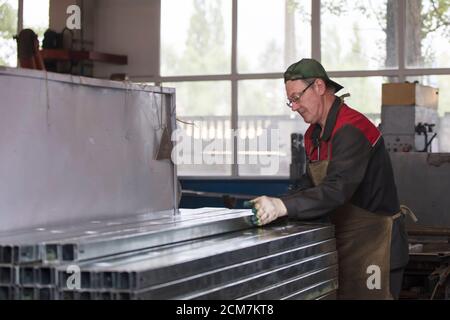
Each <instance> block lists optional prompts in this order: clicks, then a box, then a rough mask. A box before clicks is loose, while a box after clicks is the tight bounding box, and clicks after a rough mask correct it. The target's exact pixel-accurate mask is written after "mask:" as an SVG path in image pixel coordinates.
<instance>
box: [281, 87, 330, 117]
mask: <svg viewBox="0 0 450 320" xmlns="http://www.w3.org/2000/svg"><path fill="white" fill-rule="evenodd" d="M316 81H317V80H316ZM315 87H316V86H315V83H313V84H312V85H311V86H309V87H308V83H306V82H305V81H303V80H289V81H287V82H286V94H287V97H288V99H289V101H291V102H292V107H291V108H292V111H296V112H298V113H299V114H300V115H301V116H302V118H303V120H304V121H305V122H306V123H310V124H313V123H317V122H319V120H320V116H321V114H322V109H323V106H322V105H321V104H320V96H319V94H318V93H317V92H316V88H315ZM305 89H306V90H305ZM304 90H305V91H304Z"/></svg>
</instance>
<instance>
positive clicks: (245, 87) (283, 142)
mask: <svg viewBox="0 0 450 320" xmlns="http://www.w3.org/2000/svg"><path fill="white" fill-rule="evenodd" d="M285 92H286V91H285V88H284V82H283V79H261V80H241V81H239V82H238V93H239V95H238V97H239V99H238V108H239V118H238V128H239V136H238V139H239V140H238V145H237V150H238V165H239V175H240V176H258V175H264V174H263V173H264V172H263V171H262V168H263V167H264V166H265V167H266V170H264V171H265V172H266V173H269V167H270V165H272V167H271V169H270V173H272V175H275V176H288V175H289V164H290V162H291V149H290V148H291V145H290V143H291V142H290V136H291V133H294V132H295V133H297V132H298V133H302V134H303V133H304V132H305V131H306V128H307V125H306V123H305V122H304V121H303V119H302V118H301V117H300V116H299V115H298V114H297V113H294V112H292V111H291V110H290V109H289V108H288V106H287V105H286V93H285ZM272 140H273V141H272ZM266 175H269V174H266Z"/></svg>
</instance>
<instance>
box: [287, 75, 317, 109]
mask: <svg viewBox="0 0 450 320" xmlns="http://www.w3.org/2000/svg"><path fill="white" fill-rule="evenodd" d="M314 82H315V81H313V82H311V83H310V84H308V85H307V86H306V88H305V89H303V91H302V92H299V93H297V94H295V95H294V96H293V97H292V99H288V102H286V105H287V106H288V107H289V108H291V109H292V106H293V104H294V103H296V102H298V101H300V98H301V97H302V96H303V95H304V94H305V92H306V90H308V88H309V87H311V86H312V85H313V84H314Z"/></svg>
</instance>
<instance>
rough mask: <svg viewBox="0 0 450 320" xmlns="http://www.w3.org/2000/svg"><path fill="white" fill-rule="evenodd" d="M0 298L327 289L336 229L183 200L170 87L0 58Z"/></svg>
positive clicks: (331, 292)
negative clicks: (259, 222)
mask: <svg viewBox="0 0 450 320" xmlns="http://www.w3.org/2000/svg"><path fill="white" fill-rule="evenodd" d="M0 95H1V97H2V102H1V105H0V112H1V117H0V122H1V123H0V128H1V129H0V130H1V135H0V136H1V137H2V142H1V143H0V155H1V156H0V299H330V298H334V297H335V292H336V289H337V286H338V279H337V274H338V273H337V253H336V244H335V239H334V228H333V226H331V225H326V224H298V223H293V222H290V221H280V222H279V223H277V224H274V225H271V226H268V227H265V228H256V227H254V226H253V225H252V223H251V217H252V215H253V214H252V212H251V210H230V209H224V208H200V209H179V208H178V201H179V195H178V192H179V190H178V188H177V175H176V168H175V167H174V165H173V163H172V162H171V160H170V140H168V139H167V137H170V133H171V132H172V130H173V129H174V128H175V125H176V123H175V91H174V90H173V89H169V88H161V87H153V86H144V85H138V84H131V83H128V82H114V81H105V80H98V79H87V78H83V77H73V76H69V75H60V74H53V73H45V72H40V71H32V70H20V69H9V68H1V67H0Z"/></svg>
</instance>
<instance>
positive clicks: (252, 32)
mask: <svg viewBox="0 0 450 320" xmlns="http://www.w3.org/2000/svg"><path fill="white" fill-rule="evenodd" d="M237 45H238V48H237V50H238V72H239V73H266V72H283V71H284V70H285V69H286V68H287V67H288V66H289V65H290V64H292V63H294V62H295V61H298V60H299V59H300V58H302V57H310V56H311V1H310V0H281V1H280V0H239V1H238V44H237Z"/></svg>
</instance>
